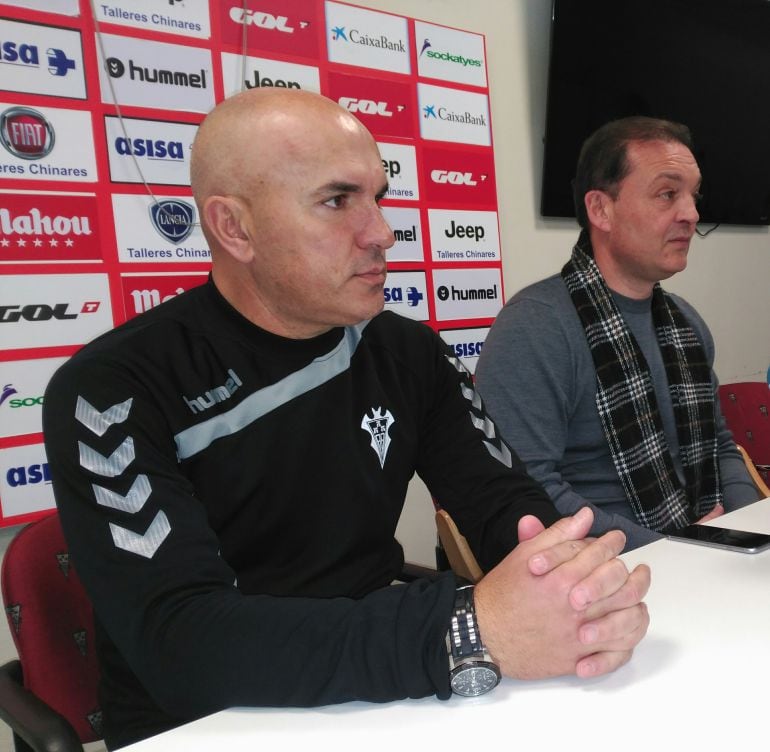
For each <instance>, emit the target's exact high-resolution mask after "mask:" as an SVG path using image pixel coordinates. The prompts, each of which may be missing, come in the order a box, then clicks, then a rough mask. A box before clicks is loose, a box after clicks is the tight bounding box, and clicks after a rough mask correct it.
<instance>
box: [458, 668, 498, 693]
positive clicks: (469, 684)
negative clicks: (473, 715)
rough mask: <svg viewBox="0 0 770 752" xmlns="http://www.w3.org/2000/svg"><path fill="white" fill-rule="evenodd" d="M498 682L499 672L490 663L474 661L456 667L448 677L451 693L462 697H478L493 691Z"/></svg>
mask: <svg viewBox="0 0 770 752" xmlns="http://www.w3.org/2000/svg"><path fill="white" fill-rule="evenodd" d="M499 681H500V672H499V671H498V669H497V666H495V665H494V664H492V663H486V662H485V661H474V662H472V663H465V664H463V665H462V666H458V667H457V668H456V669H455V670H454V671H453V672H452V675H451V677H450V683H451V685H452V691H453V692H454V693H455V694H458V695H462V696H463V697H478V696H479V695H483V694H484V693H485V692H489V690H490V689H494V688H495V687H496V686H497V684H498V682H499Z"/></svg>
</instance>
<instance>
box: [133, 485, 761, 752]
mask: <svg viewBox="0 0 770 752" xmlns="http://www.w3.org/2000/svg"><path fill="white" fill-rule="evenodd" d="M714 524H718V525H721V526H723V527H735V528H739V529H743V530H753V531H757V532H766V533H770V499H767V500H764V501H760V502H757V503H756V504H753V505H751V506H749V507H746V508H744V509H741V510H739V511H737V512H732V513H731V514H729V515H725V516H723V517H722V518H720V519H719V520H716V521H714ZM624 559H625V560H626V561H627V563H628V565H629V567H631V566H634V565H636V564H637V563H640V562H646V563H648V564H650V566H651V567H652V573H653V576H652V587H651V588H650V592H649V596H648V598H647V599H646V600H647V603H648V605H649V608H650V614H651V625H650V629H649V632H648V634H647V637H646V638H645V639H644V641H643V642H642V643H641V645H639V647H638V648H637V649H636V652H635V654H634V657H633V658H632V660H631V662H630V663H628V664H627V665H626V666H624V667H622V668H621V669H619V670H618V671H616V672H615V673H613V674H611V675H609V676H605V677H601V678H598V679H592V680H580V679H577V678H574V677H564V678H559V679H548V680H543V681H527V682H523V681H514V680H510V679H504V680H503V682H502V683H501V685H500V686H499V687H498V688H497V689H496V690H495V691H494V692H491V693H490V694H489V695H486V696H484V697H481V698H477V699H472V700H469V699H461V698H453V699H451V700H449V701H447V702H441V701H439V700H436V699H435V698H426V699H423V700H404V701H399V702H393V703H388V704H385V705H374V704H368V703H362V702H356V703H348V704H345V705H336V706H329V707H324V708H316V709H309V710H305V709H265V708H234V709H231V710H226V711H223V712H220V713H216V714H214V715H211V716H208V717H207V718H203V719H201V720H199V721H195V722H193V723H190V724H187V725H185V726H182V727H180V728H178V729H174V730H173V731H169V732H166V733H164V734H160V735H158V736H156V737H153V738H151V739H147V740H145V741H143V742H139V743H138V744H135V745H132V746H131V747H126V748H124V749H125V750H126V751H128V750H130V751H131V752H161V751H162V752H174V751H176V750H179V751H180V752H181V751H182V750H184V752H211V750H214V751H215V752H220V751H221V752H225V750H226V751H227V752H247V751H248V752H257V751H258V750H269V749H277V750H306V751H307V752H318V751H321V750H334V751H335V752H338V751H340V750H362V751H363V752H372V751H375V750H388V752H400V751H401V750H421V751H423V750H424V752H432V751H433V750H442V751H447V752H453V751H454V750H459V751H462V752H465V751H466V750H467V751H468V752H475V751H476V750H481V749H486V748H488V749H490V750H492V752H497V750H506V751H507V750H511V751H515V752H519V751H521V752H551V751H552V750H558V751H559V752H560V751H561V750H564V751H565V752H567V751H570V752H573V751H574V750H597V752H605V751H608V750H618V752H629V750H642V749H644V750H649V751H650V752H669V750H681V751H682V752H689V751H690V750H698V752H701V751H702V750H720V752H733V750H737V749H743V750H747V751H753V750H756V751H757V752H761V751H764V750H768V749H770V690H769V689H768V687H770V551H766V552H763V553H760V554H740V553H732V552H729V551H720V550H717V549H712V548H705V547H702V546H696V545H692V544H688V543H676V542H672V541H667V540H666V541H658V542H656V543H653V544H651V545H649V546H644V547H643V548H640V549H637V550H636V551H632V552H631V553H629V554H626V555H624Z"/></svg>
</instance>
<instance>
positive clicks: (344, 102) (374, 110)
mask: <svg viewBox="0 0 770 752" xmlns="http://www.w3.org/2000/svg"><path fill="white" fill-rule="evenodd" d="M338 101H339V103H340V105H341V106H342V107H344V108H345V109H346V110H348V111H349V112H360V113H361V114H363V115H381V116H382V117H393V113H392V112H391V111H390V110H389V109H388V103H387V102H373V101H372V100H371V99H355V98H353V97H340V98H339V100H338Z"/></svg>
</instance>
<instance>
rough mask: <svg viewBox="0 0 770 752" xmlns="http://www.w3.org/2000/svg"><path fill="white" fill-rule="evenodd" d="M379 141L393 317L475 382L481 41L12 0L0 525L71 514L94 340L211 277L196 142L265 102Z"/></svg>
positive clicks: (482, 236)
mask: <svg viewBox="0 0 770 752" xmlns="http://www.w3.org/2000/svg"><path fill="white" fill-rule="evenodd" d="M261 86H277V87H286V88H301V89H309V90H311V91H317V92H320V93H322V94H325V95H326V96H329V97H331V98H332V99H334V100H335V101H337V102H339V103H340V104H341V105H342V106H343V107H346V108H347V109H348V110H349V111H350V112H352V113H353V114H355V115H356V116H357V117H358V118H359V119H360V120H361V121H362V122H363V123H364V124H365V125H366V126H367V127H368V128H369V129H370V130H371V132H372V133H373V134H374V136H375V138H376V139H377V142H378V144H379V148H380V152H381V154H382V161H383V165H384V167H385V170H386V172H387V175H388V179H389V183H390V190H389V192H388V194H387V195H386V197H385V200H384V201H383V207H384V213H385V216H386V218H387V220H388V221H389V222H390V224H391V226H392V227H393V230H394V232H395V235H396V238H397V243H396V245H395V246H394V247H393V249H392V250H391V251H390V252H389V256H388V258H389V273H388V278H387V282H386V288H385V300H386V307H387V308H389V309H391V310H393V311H396V312H398V313H400V314H402V315H404V316H409V317H410V318H414V319H417V320H420V321H424V322H426V323H427V324H428V325H429V326H431V327H433V328H434V329H436V330H437V331H439V332H440V333H441V335H442V336H443V337H444V339H445V340H446V341H447V342H449V343H450V344H451V345H452V346H453V347H454V348H455V351H456V352H457V355H458V356H460V357H461V358H463V360H464V361H465V363H466V365H467V366H468V367H469V368H470V369H471V370H473V369H474V367H475V362H476V359H477V357H478V354H479V351H480V349H481V347H482V344H483V342H484V339H485V337H486V333H487V330H488V327H489V325H490V324H491V322H492V319H493V318H494V316H495V314H496V313H497V311H498V310H499V308H500V306H501V305H502V302H503V287H502V284H503V283H502V266H501V257H500V241H499V229H498V218H497V191H496V185H495V169H494V159H493V147H492V133H491V129H490V122H489V120H490V118H489V97H488V93H489V92H488V86H487V70H486V57H485V47H484V37H483V36H482V35H479V34H475V33H472V32H468V31H463V30H459V29H454V28H448V27H446V26H438V25H435V24H431V23H427V22H424V21H420V20H417V19H413V18H407V17H404V16H398V15H393V14H389V13H383V12H379V11H374V10H371V9H367V8H364V7H361V6H358V5H350V4H346V3H340V2H331V1H330V0H326V1H325V0H248V2H243V0H108V1H107V2H100V1H99V0H94V2H93V3H91V2H89V0H16V1H15V2H13V3H10V4H4V3H0V144H1V145H0V389H1V390H2V391H1V392H0V524H2V525H7V524H16V523H19V522H24V521H27V520H29V519H32V518H34V517H36V516H39V515H40V514H42V513H43V512H44V511H45V510H47V509H50V508H51V507H53V505H54V501H53V494H52V491H51V484H50V478H49V473H48V466H47V463H46V457H45V450H44V447H43V443H42V441H43V437H42V434H41V405H42V400H43V398H42V395H43V392H44V390H45V386H46V384H47V382H48V380H49V378H50V376H51V374H52V373H53V372H54V370H55V369H56V368H57V367H58V366H59V365H60V364H61V363H63V362H64V361H65V360H66V358H67V357H69V356H70V355H72V354H73V353H74V352H75V351H76V350H77V349H78V348H79V347H81V346H82V345H83V344H84V343H86V342H88V341H89V340H90V339H92V338H93V337H94V336H96V335H97V334H99V333H101V332H104V331H106V330H107V329H109V328H111V327H112V326H114V325H116V324H120V323H121V322H123V321H125V320H127V319H129V318H131V317H132V316H136V315H137V314H139V313H141V312H142V311H145V310H147V309H148V308H151V307H153V306H156V305H159V304H160V303H162V302H163V301H164V300H167V299H169V298H170V297H173V296H175V295H178V294H179V293H181V292H183V291H184V290H187V289H189V288H191V287H194V286H195V285H199V284H201V283H203V282H204V281H205V279H206V276H207V273H208V269H209V259H210V252H209V249H208V247H207V244H206V241H205V239H204V237H203V235H202V233H201V231H200V227H199V226H198V225H197V216H196V210H195V206H194V204H193V202H192V199H191V192H190V187H189V158H190V145H191V143H192V141H193V137H194V136H195V131H196V128H197V125H198V123H199V122H200V121H201V119H202V118H203V116H204V114H205V113H206V112H208V111H209V110H210V109H211V108H212V107H213V105H214V104H215V103H216V102H218V101H220V100H221V99H223V98H224V97H227V96H229V95H231V94H233V93H235V92H237V91H240V90H242V89H244V88H246V87H248V88H254V87H261Z"/></svg>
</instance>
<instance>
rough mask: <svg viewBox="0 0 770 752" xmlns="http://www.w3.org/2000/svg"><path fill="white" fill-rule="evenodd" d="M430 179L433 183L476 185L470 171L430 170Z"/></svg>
mask: <svg viewBox="0 0 770 752" xmlns="http://www.w3.org/2000/svg"><path fill="white" fill-rule="evenodd" d="M430 179H431V180H432V181H433V182H434V183H449V184H450V185H478V182H477V181H475V180H474V179H473V173H472V172H453V171H451V170H432V171H431V173H430Z"/></svg>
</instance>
